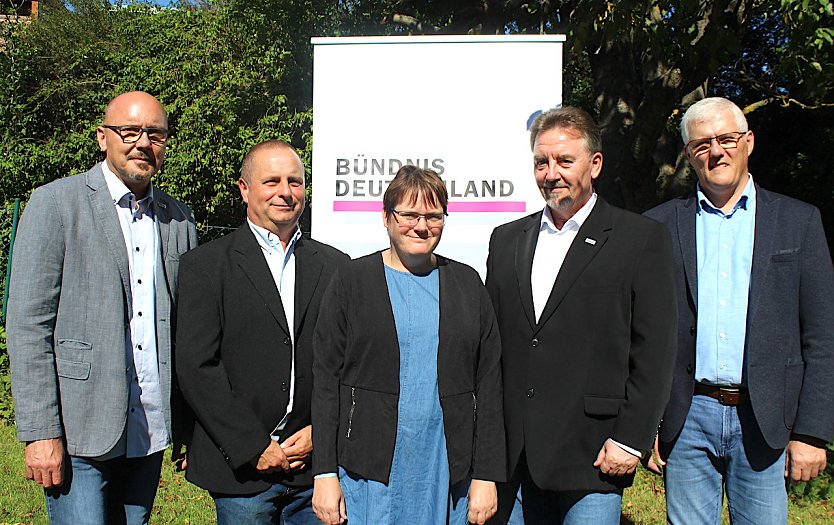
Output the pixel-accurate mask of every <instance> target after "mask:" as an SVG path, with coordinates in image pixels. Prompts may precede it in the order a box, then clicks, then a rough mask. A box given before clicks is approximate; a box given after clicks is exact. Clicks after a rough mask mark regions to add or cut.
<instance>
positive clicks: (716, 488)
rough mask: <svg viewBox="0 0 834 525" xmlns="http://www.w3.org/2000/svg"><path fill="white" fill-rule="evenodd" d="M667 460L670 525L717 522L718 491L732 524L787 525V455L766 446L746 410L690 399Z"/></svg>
mask: <svg viewBox="0 0 834 525" xmlns="http://www.w3.org/2000/svg"><path fill="white" fill-rule="evenodd" d="M663 452H666V451H663ZM666 455H668V458H667V459H666V468H665V469H664V476H665V481H666V508H667V515H668V522H669V523H670V524H686V525H690V524H712V523H721V506H722V503H723V490H722V489H726V491H727V506H728V507H729V510H730V520H731V522H732V523H733V525H739V524H751V525H769V524H784V523H787V521H788V499H787V492H786V490H785V477H784V474H785V451H784V450H783V449H772V448H770V447H768V446H767V444H766V443H765V440H764V437H763V436H762V434H761V431H760V430H759V427H758V425H757V424H756V420H755V418H754V417H753V413H752V409H751V407H750V405H740V406H738V407H733V406H723V405H721V404H720V403H719V402H718V401H716V400H715V399H712V398H710V397H707V396H694V397H693V398H692V406H691V407H690V408H689V414H688V415H687V416H686V422H685V423H684V426H683V430H682V431H681V434H680V437H678V440H677V441H676V442H675V443H674V445H673V446H672V449H671V451H668V452H666Z"/></svg>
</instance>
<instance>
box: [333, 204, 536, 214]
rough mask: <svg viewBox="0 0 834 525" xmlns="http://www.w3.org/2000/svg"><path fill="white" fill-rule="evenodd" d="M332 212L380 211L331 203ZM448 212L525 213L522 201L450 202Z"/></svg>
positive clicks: (375, 207)
mask: <svg viewBox="0 0 834 525" xmlns="http://www.w3.org/2000/svg"><path fill="white" fill-rule="evenodd" d="M333 211H371V212H378V211H382V202H380V201H333ZM449 211H450V212H464V213H466V212H481V213H483V212H493V213H495V212H525V211H527V203H525V202H524V201H484V202H450V203H449Z"/></svg>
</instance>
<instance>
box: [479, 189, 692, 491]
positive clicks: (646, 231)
mask: <svg viewBox="0 0 834 525" xmlns="http://www.w3.org/2000/svg"><path fill="white" fill-rule="evenodd" d="M540 220H541V212H538V213H535V214H533V215H530V216H528V217H524V218H522V219H519V220H517V221H515V222H511V223H509V224H505V225H503V226H500V227H498V228H496V229H495V231H494V232H493V234H492V238H491V239H490V247H489V258H488V260H487V289H488V290H489V293H490V295H491V296H492V300H493V303H494V305H495V311H496V315H497V316H498V324H499V331H500V332H501V342H502V352H503V353H502V355H503V357H502V361H503V372H504V414H505V421H506V431H507V446H508V451H509V452H508V458H509V467H510V472H513V471H514V469H515V467H516V464H517V462H518V459H519V456H520V454H521V451H522V449H524V450H525V454H526V458H527V464H528V467H529V470H530V474H531V476H532V479H533V481H534V482H535V484H536V485H537V486H538V487H540V488H542V489H545V490H592V491H619V490H621V489H622V487H624V486H628V485H629V484H630V483H631V481H632V478H633V476H625V477H608V476H605V475H602V474H601V473H600V472H599V470H598V469H596V468H594V467H593V463H594V461H595V459H596V457H597V454H598V453H599V450H600V448H601V447H602V446H603V444H604V442H605V440H606V439H607V438H609V437H610V438H612V439H614V440H616V441H618V442H620V443H622V444H625V445H628V446H630V447H633V448H635V449H638V450H642V451H645V450H648V449H649V447H650V446H651V444H652V441H653V439H654V436H655V431H656V429H657V424H658V422H659V420H660V414H661V412H662V410H663V407H664V406H665V404H666V400H667V399H668V395H669V387H670V383H671V367H672V362H673V359H674V342H675V320H676V312H675V289H674V281H673V273H672V253H671V247H670V240H669V234H668V233H667V232H666V231H664V228H663V226H662V225H660V224H658V223H656V222H654V221H651V220H648V219H645V218H644V217H640V216H639V215H636V214H633V213H630V212H627V211H624V210H621V209H619V208H615V207H613V206H610V205H609V204H608V203H606V202H605V201H604V200H602V199H599V200H598V201H597V203H596V205H595V206H594V208H593V210H592V211H591V214H590V215H589V216H588V218H587V220H586V221H585V223H584V224H583V225H582V227H581V228H580V230H579V232H578V234H577V236H576V239H575V240H574V241H573V244H572V245H571V247H570V249H569V251H568V254H567V257H566V258H565V261H564V263H563V264H562V267H561V270H560V271H559V275H558V277H557V279H556V283H555V284H554V286H553V290H552V291H551V294H550V297H549V299H548V301H547V304H546V306H545V308H544V311H543V313H542V315H541V318H540V320H539V321H538V322H536V319H535V313H534V310H533V296H532V285H531V282H530V274H531V269H532V264H533V254H534V252H535V247H536V242H537V240H538V234H539V224H540Z"/></svg>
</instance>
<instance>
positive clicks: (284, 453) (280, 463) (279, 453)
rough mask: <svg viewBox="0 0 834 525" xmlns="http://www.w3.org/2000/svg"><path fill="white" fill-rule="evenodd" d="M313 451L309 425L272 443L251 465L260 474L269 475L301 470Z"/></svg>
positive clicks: (311, 433) (253, 459)
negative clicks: (281, 441) (282, 440)
mask: <svg viewBox="0 0 834 525" xmlns="http://www.w3.org/2000/svg"><path fill="white" fill-rule="evenodd" d="M312 451H313V432H312V426H310V425H307V426H306V427H304V428H302V429H301V430H299V431H298V432H296V433H295V434H293V435H291V436H290V437H288V438H287V439H285V440H284V442H283V443H280V444H279V443H278V442H277V441H270V443H269V446H268V447H266V450H264V451H263V452H261V455H260V456H258V457H256V458H252V460H251V461H250V463H251V464H252V466H253V467H255V469H256V470H257V471H258V472H261V473H264V474H269V473H272V472H279V471H284V472H286V471H290V470H301V469H303V468H304V467H305V466H306V465H307V461H308V460H309V458H310V453H311V452H312Z"/></svg>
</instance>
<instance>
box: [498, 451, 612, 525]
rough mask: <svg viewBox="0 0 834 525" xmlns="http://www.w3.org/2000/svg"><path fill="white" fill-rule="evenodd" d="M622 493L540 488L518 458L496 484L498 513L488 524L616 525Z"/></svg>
mask: <svg viewBox="0 0 834 525" xmlns="http://www.w3.org/2000/svg"><path fill="white" fill-rule="evenodd" d="M621 504H622V496H621V495H620V494H617V493H614V492H611V493H609V492H587V491H558V492H553V491H549V490H542V489H540V488H538V487H537V486H536V484H535V483H533V480H532V479H531V478H530V473H529V471H528V470H527V465H526V463H525V462H524V461H523V460H522V461H521V462H519V465H518V467H517V468H516V473H515V475H514V476H513V478H512V479H511V480H510V481H509V482H508V483H503V484H500V485H499V488H498V513H497V514H496V516H495V518H494V519H493V520H491V521H490V522H489V523H490V524H498V523H500V524H506V525H549V524H552V523H561V524H563V525H587V524H592V525H619V523H620V507H621Z"/></svg>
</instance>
